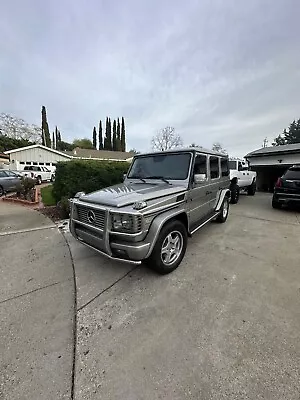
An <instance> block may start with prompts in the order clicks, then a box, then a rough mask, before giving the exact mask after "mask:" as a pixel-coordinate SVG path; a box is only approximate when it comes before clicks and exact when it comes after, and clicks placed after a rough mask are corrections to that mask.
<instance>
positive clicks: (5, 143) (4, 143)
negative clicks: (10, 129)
mask: <svg viewBox="0 0 300 400" xmlns="http://www.w3.org/2000/svg"><path fill="white" fill-rule="evenodd" d="M0 132H1V131H0ZM33 144H36V143H34V142H30V141H29V140H27V139H15V138H11V137H9V136H7V135H2V134H1V133H0V152H3V151H7V150H14V149H18V148H20V147H26V146H31V145H33Z"/></svg>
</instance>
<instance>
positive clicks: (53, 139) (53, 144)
mask: <svg viewBox="0 0 300 400" xmlns="http://www.w3.org/2000/svg"><path fill="white" fill-rule="evenodd" d="M52 149H55V137H54V131H53V132H52Z"/></svg>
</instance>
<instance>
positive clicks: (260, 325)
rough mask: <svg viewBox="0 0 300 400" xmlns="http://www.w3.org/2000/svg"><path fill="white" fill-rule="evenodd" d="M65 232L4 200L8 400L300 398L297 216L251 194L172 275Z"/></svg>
mask: <svg viewBox="0 0 300 400" xmlns="http://www.w3.org/2000/svg"><path fill="white" fill-rule="evenodd" d="M64 231H65V232H64V235H65V238H66V239H67V242H68V245H67V243H66V241H65V240H64V238H63V236H62V234H61V233H60V232H59V230H58V229H57V227H56V226H55V225H54V224H52V223H51V222H50V221H49V220H48V219H47V218H45V217H44V216H42V215H40V214H39V213H37V212H35V211H33V210H28V209H24V208H23V207H18V206H15V205H8V204H6V205H4V203H2V204H1V203H0V272H1V280H0V355H1V356H0V398H1V399H2V398H3V399H5V400H6V399H8V400H17V399H22V400H23V399H26V400H27V399H28V400H29V399H30V400H35V399H39V400H40V399H45V400H46V399H47V400H48V399H55V400H56V399H72V400H73V399H75V400H83V399H93V400H98V399H109V400H110V399H111V400H119V399H120V400H121V399H122V400H158V399H170V400H177V399H178V400H182V399H197V400H198V399H201V400H211V399H212V400H222V399H228V400H232V399H238V400H243V399H245V400H246V399H247V400H248V399H250V400H252V399H253V400H254V399H255V400H257V399H269V400H283V399H284V400H299V398H300V389H299V382H300V372H299V366H300V340H299V337H300V334H299V332H300V319H299V309H300V280H299V267H300V255H299V248H300V214H299V213H296V212H293V211H286V210H273V209H272V208H271V197H270V195H266V194H259V193H258V194H257V195H256V196H255V197H247V196H241V198H240V202H239V204H237V205H234V206H232V207H231V213H230V216H229V218H228V220H227V222H226V224H217V223H211V224H209V225H207V226H206V227H205V228H203V229H202V230H201V231H199V232H198V233H197V234H195V235H194V236H193V238H192V239H190V241H189V244H188V250H187V253H186V256H185V258H184V260H183V262H182V264H181V266H180V267H179V268H178V269H177V270H176V271H174V272H173V273H172V274H170V275H167V276H159V275H157V274H155V273H153V272H152V271H150V270H148V269H147V268H145V267H143V266H138V267H132V266H130V265H128V264H119V263H115V262H111V261H108V260H106V259H104V258H103V257H101V256H100V255H98V254H97V253H95V252H93V251H92V250H90V249H88V248H86V247H84V246H82V245H80V244H79V243H78V242H76V241H75V240H74V239H73V238H72V237H71V235H70V233H69V232H68V229H67V226H65V228H64ZM68 246H69V248H68ZM69 249H70V251H71V255H72V257H71V256H70V252H69ZM73 268H74V269H73ZM73 271H74V272H75V276H76V279H75V282H76V287H74V280H73ZM75 293H76V296H75ZM75 326H76V329H75V330H74V327H75ZM74 356H75V357H74Z"/></svg>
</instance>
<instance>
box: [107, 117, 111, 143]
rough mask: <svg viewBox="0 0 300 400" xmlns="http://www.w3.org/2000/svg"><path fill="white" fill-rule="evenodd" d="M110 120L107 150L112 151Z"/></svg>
mask: <svg viewBox="0 0 300 400" xmlns="http://www.w3.org/2000/svg"><path fill="white" fill-rule="evenodd" d="M111 139H112V138H111V120H110V118H108V134H107V147H108V148H107V150H112V140H111Z"/></svg>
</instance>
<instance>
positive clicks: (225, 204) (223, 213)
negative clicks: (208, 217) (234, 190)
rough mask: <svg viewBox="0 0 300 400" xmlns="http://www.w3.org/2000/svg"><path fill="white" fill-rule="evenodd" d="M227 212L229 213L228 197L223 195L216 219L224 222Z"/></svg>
mask: <svg viewBox="0 0 300 400" xmlns="http://www.w3.org/2000/svg"><path fill="white" fill-rule="evenodd" d="M228 214H229V199H228V197H225V198H224V200H223V204H222V206H221V209H220V213H219V215H218V216H217V218H216V221H217V222H221V223H224V222H225V221H226V220H227V217H228Z"/></svg>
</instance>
